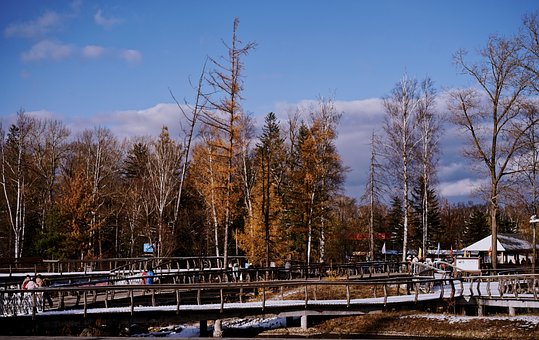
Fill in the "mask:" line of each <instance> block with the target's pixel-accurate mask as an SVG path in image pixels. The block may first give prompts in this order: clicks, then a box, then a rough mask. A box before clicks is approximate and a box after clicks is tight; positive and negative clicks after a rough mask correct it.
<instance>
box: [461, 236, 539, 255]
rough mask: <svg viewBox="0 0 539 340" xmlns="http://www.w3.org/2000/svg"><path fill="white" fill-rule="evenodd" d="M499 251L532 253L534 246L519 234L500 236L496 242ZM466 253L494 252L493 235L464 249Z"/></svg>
mask: <svg viewBox="0 0 539 340" xmlns="http://www.w3.org/2000/svg"><path fill="white" fill-rule="evenodd" d="M496 244H497V246H498V251H511V252H523V251H531V250H532V249H533V246H532V245H531V243H530V242H528V241H526V240H525V239H524V238H523V237H522V236H520V235H517V234H498V239H497V242H496ZM462 250H464V251H489V250H490V251H492V235H488V236H487V237H485V238H483V239H481V240H479V241H477V242H475V243H474V244H471V245H469V246H467V247H466V248H464V249H462Z"/></svg>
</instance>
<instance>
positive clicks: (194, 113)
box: [170, 59, 207, 235]
mask: <svg viewBox="0 0 539 340" xmlns="http://www.w3.org/2000/svg"><path fill="white" fill-rule="evenodd" d="M206 64H207V59H206V61H205V62H204V66H203V67H202V71H201V72H200V77H199V78H198V85H197V87H196V95H195V103H194V104H193V106H192V107H191V106H190V105H189V104H188V103H187V102H186V101H185V100H184V105H185V106H187V107H188V109H189V111H190V114H188V113H187V112H186V110H185V109H184V107H183V106H182V105H180V103H179V102H178V100H176V97H174V94H173V93H172V91H170V95H171V96H172V98H173V99H174V102H175V103H176V105H177V106H178V109H179V110H180V112H181V113H182V115H183V117H184V118H185V119H186V120H187V123H188V128H187V129H186V130H184V133H185V140H184V148H183V149H184V150H183V154H182V170H181V173H180V184H179V187H178V195H177V197H176V206H175V209H174V220H173V227H172V234H173V235H174V234H175V231H176V224H177V223H178V220H179V211H180V203H181V200H182V193H183V187H184V182H185V177H186V175H187V167H188V164H189V157H190V152H191V143H192V141H193V137H194V133H195V127H196V124H197V121H198V118H199V116H200V114H201V113H202V111H203V109H204V106H205V102H204V94H203V92H202V86H203V84H204V76H205V73H206Z"/></svg>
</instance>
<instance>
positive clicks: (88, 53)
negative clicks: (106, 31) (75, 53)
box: [81, 45, 106, 59]
mask: <svg viewBox="0 0 539 340" xmlns="http://www.w3.org/2000/svg"><path fill="white" fill-rule="evenodd" d="M105 52H106V48H104V47H102V46H96V45H88V46H84V47H83V48H82V50H81V53H82V56H83V57H84V58H89V59H95V58H99V57H101V56H103V55H104V54H105Z"/></svg>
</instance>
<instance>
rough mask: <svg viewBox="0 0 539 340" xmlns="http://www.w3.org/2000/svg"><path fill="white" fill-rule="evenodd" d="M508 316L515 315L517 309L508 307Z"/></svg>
mask: <svg viewBox="0 0 539 340" xmlns="http://www.w3.org/2000/svg"><path fill="white" fill-rule="evenodd" d="M509 315H510V316H515V315H517V309H516V308H515V307H509Z"/></svg>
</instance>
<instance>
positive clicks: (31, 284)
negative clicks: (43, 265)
mask: <svg viewBox="0 0 539 340" xmlns="http://www.w3.org/2000/svg"><path fill="white" fill-rule="evenodd" d="M48 286H49V281H48V280H47V279H44V278H43V277H42V276H41V274H38V275H36V278H35V280H33V279H32V278H31V277H30V275H26V277H25V278H24V281H23V282H22V285H21V288H22V289H25V290H26V289H36V288H44V287H48ZM43 298H45V299H46V300H47V303H48V304H49V307H52V298H51V296H50V294H48V293H44V294H43Z"/></svg>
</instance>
